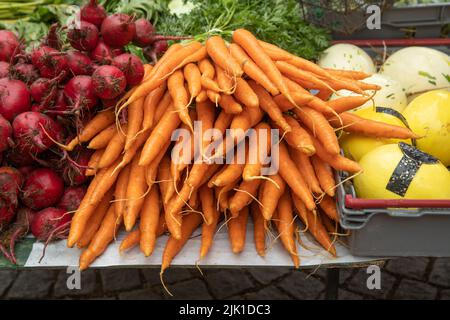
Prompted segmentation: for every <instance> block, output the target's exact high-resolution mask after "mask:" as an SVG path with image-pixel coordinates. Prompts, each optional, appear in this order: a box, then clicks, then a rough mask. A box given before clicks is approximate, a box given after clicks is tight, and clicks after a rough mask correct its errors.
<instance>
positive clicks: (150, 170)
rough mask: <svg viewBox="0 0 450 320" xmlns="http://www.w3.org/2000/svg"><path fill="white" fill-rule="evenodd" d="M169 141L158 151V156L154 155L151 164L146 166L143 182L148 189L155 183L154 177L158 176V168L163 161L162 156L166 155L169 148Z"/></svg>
mask: <svg viewBox="0 0 450 320" xmlns="http://www.w3.org/2000/svg"><path fill="white" fill-rule="evenodd" d="M169 145H170V141H167V142H166V143H165V144H164V146H163V147H162V148H161V149H160V150H159V152H158V154H157V155H156V157H155V159H153V160H152V162H151V163H150V164H149V165H148V166H147V169H146V171H145V181H147V185H148V187H149V188H150V187H151V186H153V184H154V183H155V182H156V181H155V180H156V176H157V174H158V167H159V164H160V162H161V160H162V159H163V157H164V155H165V154H166V151H167V149H168V148H169Z"/></svg>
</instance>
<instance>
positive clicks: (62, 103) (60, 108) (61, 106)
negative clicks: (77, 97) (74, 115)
mask: <svg viewBox="0 0 450 320" xmlns="http://www.w3.org/2000/svg"><path fill="white" fill-rule="evenodd" d="M52 110H54V111H57V112H67V111H69V108H68V106H67V103H66V98H65V96H64V90H62V89H60V90H58V92H57V93H56V97H55V101H54V104H53V106H52Z"/></svg>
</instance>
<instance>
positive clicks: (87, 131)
mask: <svg viewBox="0 0 450 320" xmlns="http://www.w3.org/2000/svg"><path fill="white" fill-rule="evenodd" d="M115 120H116V116H115V114H114V111H112V110H105V111H102V112H99V113H98V114H97V115H96V116H95V117H94V118H92V120H90V121H89V122H88V123H87V124H86V126H85V127H84V128H83V129H82V130H81V131H80V133H79V134H78V136H77V137H75V138H73V139H72V141H70V142H69V144H68V145H67V147H66V149H67V150H69V151H72V150H73V149H74V148H75V147H76V146H77V144H79V143H81V142H86V141H89V140H91V139H92V138H93V137H95V135H96V134H97V133H99V132H100V131H102V130H103V129H106V128H107V127H109V126H110V125H111V124H113V123H114V121H115Z"/></svg>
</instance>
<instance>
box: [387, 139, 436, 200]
mask: <svg viewBox="0 0 450 320" xmlns="http://www.w3.org/2000/svg"><path fill="white" fill-rule="evenodd" d="M398 147H399V148H400V150H401V151H402V153H403V157H402V158H401V159H400V161H399V163H398V164H397V167H396V168H395V170H394V172H393V173H392V175H391V178H390V179H389V181H388V184H387V185H386V189H387V190H389V191H391V192H393V193H395V194H398V195H399V196H401V197H404V196H405V194H406V192H407V191H408V188H409V185H410V184H411V182H412V180H413V179H414V177H415V176H416V173H417V171H418V170H419V169H420V166H421V165H422V164H435V163H438V161H439V160H438V159H436V158H435V157H433V156H431V155H429V154H427V153H425V152H422V151H420V150H419V149H417V148H415V147H413V146H410V145H409V144H406V143H404V142H400V143H399V144H398Z"/></svg>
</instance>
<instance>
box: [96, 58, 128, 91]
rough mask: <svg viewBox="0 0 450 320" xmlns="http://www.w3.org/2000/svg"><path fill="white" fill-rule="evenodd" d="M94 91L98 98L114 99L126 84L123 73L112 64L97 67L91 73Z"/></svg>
mask: <svg viewBox="0 0 450 320" xmlns="http://www.w3.org/2000/svg"><path fill="white" fill-rule="evenodd" d="M92 82H93V86H94V91H95V93H96V94H97V96H98V97H99V98H100V99H114V98H116V97H117V96H119V95H120V94H121V93H122V92H123V91H124V90H125V87H126V85H127V82H126V79H125V75H124V74H123V72H122V71H120V69H119V68H117V67H114V66H101V67H98V68H97V69H96V70H95V71H94V73H93V74H92Z"/></svg>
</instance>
